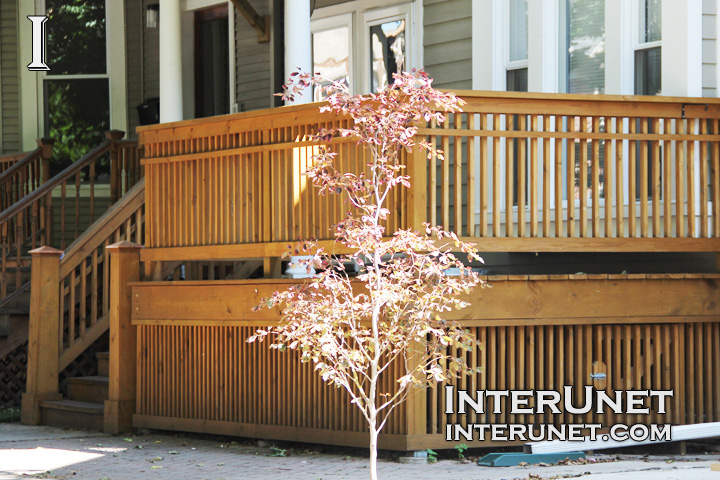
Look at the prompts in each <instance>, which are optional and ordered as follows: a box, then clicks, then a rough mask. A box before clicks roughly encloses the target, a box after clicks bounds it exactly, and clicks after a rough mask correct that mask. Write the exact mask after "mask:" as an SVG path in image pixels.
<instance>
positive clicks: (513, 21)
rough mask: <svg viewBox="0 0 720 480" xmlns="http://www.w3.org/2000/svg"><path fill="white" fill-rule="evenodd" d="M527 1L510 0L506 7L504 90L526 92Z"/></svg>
mask: <svg viewBox="0 0 720 480" xmlns="http://www.w3.org/2000/svg"><path fill="white" fill-rule="evenodd" d="M527 2H528V0H510V1H509V2H508V3H507V6H508V10H509V11H508V20H509V22H508V55H507V62H506V64H505V70H506V76H505V82H506V84H505V86H506V90H508V91H511V92H527V91H528V35H527V32H528V16H527V8H528V5H527Z"/></svg>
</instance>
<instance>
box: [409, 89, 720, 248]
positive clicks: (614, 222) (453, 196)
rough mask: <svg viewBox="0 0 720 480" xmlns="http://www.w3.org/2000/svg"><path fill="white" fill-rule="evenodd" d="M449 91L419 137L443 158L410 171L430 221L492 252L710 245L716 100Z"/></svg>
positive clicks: (719, 200)
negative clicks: (447, 104) (451, 101)
mask: <svg viewBox="0 0 720 480" xmlns="http://www.w3.org/2000/svg"><path fill="white" fill-rule="evenodd" d="M456 93H457V94H458V95H459V96H460V97H462V98H463V99H465V100H466V101H467V102H468V103H467V105H465V106H464V107H463V110H464V112H463V113H458V114H454V115H450V118H448V119H447V120H446V121H445V123H444V124H443V125H430V126H428V127H427V128H422V129H421V130H420V132H419V133H420V134H421V135H422V136H424V137H425V138H426V139H427V140H428V141H430V143H432V144H434V145H435V146H436V147H438V148H440V149H442V150H444V151H445V152H446V156H447V159H448V161H445V162H442V163H438V162H435V161H431V162H429V163H430V164H429V165H428V168H427V170H425V169H424V168H423V167H422V166H420V167H417V166H416V167H415V168H416V170H415V173H416V174H417V175H416V176H415V179H414V182H415V186H416V188H420V190H421V192H420V195H417V196H416V197H417V198H418V199H420V200H422V199H424V198H427V203H424V202H423V204H422V205H419V206H418V208H420V209H421V210H422V211H424V215H423V216H424V217H425V218H427V219H428V220H429V221H430V222H431V223H437V224H440V225H443V226H445V227H446V228H450V229H452V230H453V231H455V232H457V233H458V234H460V235H462V236H466V237H476V238H477V237H480V238H483V240H482V242H481V245H483V246H484V248H488V247H489V248H490V249H496V250H526V251H527V250H529V251H540V250H548V249H549V250H554V249H563V250H568V249H570V250H589V251H597V250H610V251H612V250H622V249H625V250H627V249H631V251H637V250H684V251H687V250H715V251H716V250H717V247H718V243H717V240H714V239H717V238H718V237H720V216H719V215H718V209H719V208H720V168H719V167H718V159H719V158H720V103H718V102H717V101H715V100H707V102H706V99H702V103H697V101H698V99H690V98H668V97H614V96H589V95H550V94H547V95H542V94H516V93H508V92H503V93H486V92H470V91H461V92H456ZM509 239H511V240H509ZM586 239H587V240H586ZM590 239H591V240H590ZM627 239H636V240H637V239H652V240H643V241H630V242H628V241H627ZM661 239H662V240H661ZM665 239H672V240H665ZM681 239H682V240H681ZM708 239H713V240H712V241H708Z"/></svg>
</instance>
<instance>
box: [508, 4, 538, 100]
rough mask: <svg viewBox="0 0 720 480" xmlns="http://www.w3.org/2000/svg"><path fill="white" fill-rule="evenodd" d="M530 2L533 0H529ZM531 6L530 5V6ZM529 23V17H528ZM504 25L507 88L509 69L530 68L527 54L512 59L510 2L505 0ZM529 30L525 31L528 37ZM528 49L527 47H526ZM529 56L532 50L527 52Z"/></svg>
mask: <svg viewBox="0 0 720 480" xmlns="http://www.w3.org/2000/svg"><path fill="white" fill-rule="evenodd" d="M529 1H530V2H531V1H532V0H529ZM528 7H529V6H528ZM528 23H529V18H528ZM501 25H502V26H503V43H502V44H503V62H504V64H505V68H504V72H503V73H504V75H503V84H504V86H505V87H504V90H507V72H508V70H520V69H523V68H528V63H529V62H528V58H527V56H526V57H525V59H523V60H510V2H509V1H505V2H503V12H502V23H501ZM527 34H528V32H525V35H526V38H527ZM529 46H530V42H529V41H528V47H529ZM526 50H527V47H526ZM527 54H528V56H529V54H530V52H529V51H528V52H527ZM528 73H529V72H528Z"/></svg>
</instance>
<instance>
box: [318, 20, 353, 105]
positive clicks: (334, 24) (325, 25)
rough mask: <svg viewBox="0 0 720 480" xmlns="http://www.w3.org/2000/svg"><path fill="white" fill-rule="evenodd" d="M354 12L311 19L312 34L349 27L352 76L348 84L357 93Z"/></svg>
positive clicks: (349, 59) (349, 64)
mask: <svg viewBox="0 0 720 480" xmlns="http://www.w3.org/2000/svg"><path fill="white" fill-rule="evenodd" d="M353 17H354V14H353V13H352V12H350V13H341V14H340V15H334V16H332V17H325V18H319V19H311V20H310V32H311V34H313V35H314V34H316V33H320V32H325V31H327V30H333V29H335V28H342V27H347V29H348V36H349V38H348V48H349V49H350V52H349V57H350V58H348V76H349V77H350V82H349V83H350V84H349V85H348V86H349V88H350V92H351V93H353V94H354V93H355V63H356V58H355V57H356V55H355V53H354V52H353V39H354V38H355V37H354V33H355V30H354V28H353V27H354V25H355V21H354V18H353ZM312 60H313V65H314V62H315V58H314V57H313V59H312Z"/></svg>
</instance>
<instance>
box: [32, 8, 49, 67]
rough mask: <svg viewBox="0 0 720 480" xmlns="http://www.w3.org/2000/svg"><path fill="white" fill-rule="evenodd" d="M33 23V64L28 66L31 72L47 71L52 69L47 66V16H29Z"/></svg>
mask: <svg viewBox="0 0 720 480" xmlns="http://www.w3.org/2000/svg"><path fill="white" fill-rule="evenodd" d="M27 18H28V19H29V20H30V21H31V22H32V62H30V64H29V65H28V66H27V68H28V70H30V71H31V72H37V71H47V70H50V67H48V66H47V65H45V22H47V19H48V18H47V17H46V16H45V15H28V17H27Z"/></svg>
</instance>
